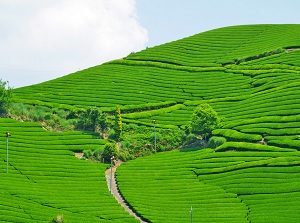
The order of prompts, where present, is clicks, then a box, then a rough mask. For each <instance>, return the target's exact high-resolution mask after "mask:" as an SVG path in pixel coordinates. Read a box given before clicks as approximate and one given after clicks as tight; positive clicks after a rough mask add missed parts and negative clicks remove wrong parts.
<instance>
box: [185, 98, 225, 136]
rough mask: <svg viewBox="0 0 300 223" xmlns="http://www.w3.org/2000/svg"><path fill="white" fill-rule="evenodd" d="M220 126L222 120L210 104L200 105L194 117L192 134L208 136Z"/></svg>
mask: <svg viewBox="0 0 300 223" xmlns="http://www.w3.org/2000/svg"><path fill="white" fill-rule="evenodd" d="M219 124H220V118H219V117H218V114H217V112H216V111H215V110H214V109H213V108H212V107H211V106H210V105H209V104H202V105H200V106H199V107H197V108H196V109H195V111H194V113H193V115H192V122H191V129H192V133H196V134H200V135H204V136H208V135H210V134H211V132H212V131H213V130H214V129H215V128H217V127H218V126H219Z"/></svg>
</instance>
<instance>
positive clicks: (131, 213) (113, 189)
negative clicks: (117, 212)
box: [105, 162, 148, 223]
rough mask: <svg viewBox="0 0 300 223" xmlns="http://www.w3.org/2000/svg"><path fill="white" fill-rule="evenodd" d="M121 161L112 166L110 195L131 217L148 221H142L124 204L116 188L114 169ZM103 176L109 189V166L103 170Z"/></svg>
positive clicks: (143, 222)
mask: <svg viewBox="0 0 300 223" xmlns="http://www.w3.org/2000/svg"><path fill="white" fill-rule="evenodd" d="M121 164H122V162H117V163H116V165H115V166H113V168H112V195H113V196H114V197H115V199H116V200H117V201H118V203H119V204H120V205H121V206H122V207H123V208H124V209H125V210H126V211H127V212H128V213H129V214H130V215H132V216H133V217H135V218H136V219H137V220H139V221H140V222H141V223H148V222H146V221H143V220H142V219H141V218H140V217H139V216H137V215H136V213H135V212H134V211H133V210H132V209H131V208H130V207H129V206H128V205H127V204H126V202H125V201H124V199H123V197H122V196H121V194H120V193H119V190H118V185H117V182H116V177H115V173H116V169H117V168H118V166H120V165H121ZM105 176H106V182H107V187H108V190H110V168H109V169H107V170H106V171H105Z"/></svg>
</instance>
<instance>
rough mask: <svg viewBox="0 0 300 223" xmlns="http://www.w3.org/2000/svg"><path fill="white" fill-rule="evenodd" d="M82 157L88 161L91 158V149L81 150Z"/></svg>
mask: <svg viewBox="0 0 300 223" xmlns="http://www.w3.org/2000/svg"><path fill="white" fill-rule="evenodd" d="M83 156H84V158H86V159H90V158H91V157H92V156H93V151H92V150H91V149H87V150H83Z"/></svg>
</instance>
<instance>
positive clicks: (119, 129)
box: [114, 105, 122, 140]
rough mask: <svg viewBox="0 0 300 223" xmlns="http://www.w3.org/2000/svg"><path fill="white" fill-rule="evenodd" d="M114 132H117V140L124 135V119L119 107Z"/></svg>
mask: <svg viewBox="0 0 300 223" xmlns="http://www.w3.org/2000/svg"><path fill="white" fill-rule="evenodd" d="M114 130H115V136H116V140H119V139H120V136H121V133H122V117H121V109H120V106H119V105H118V106H117V107H116V112H115V125H114Z"/></svg>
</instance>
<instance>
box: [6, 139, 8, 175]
mask: <svg viewBox="0 0 300 223" xmlns="http://www.w3.org/2000/svg"><path fill="white" fill-rule="evenodd" d="M6 173H8V135H6Z"/></svg>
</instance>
